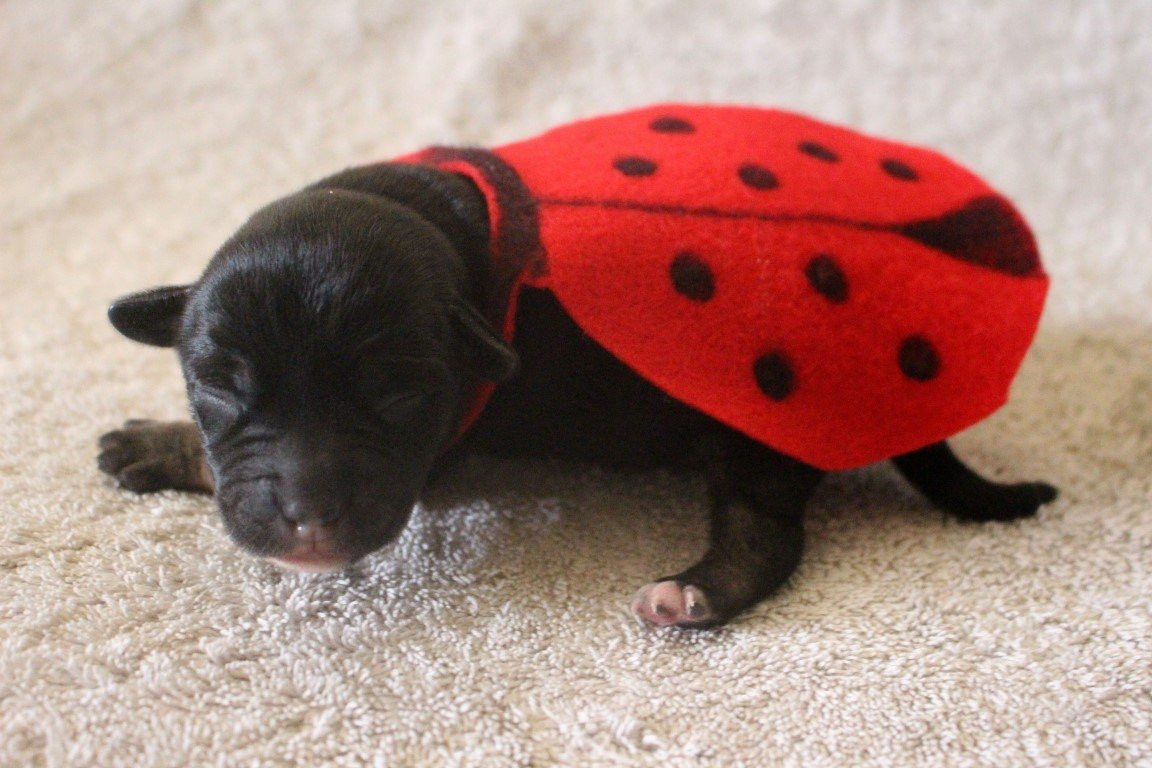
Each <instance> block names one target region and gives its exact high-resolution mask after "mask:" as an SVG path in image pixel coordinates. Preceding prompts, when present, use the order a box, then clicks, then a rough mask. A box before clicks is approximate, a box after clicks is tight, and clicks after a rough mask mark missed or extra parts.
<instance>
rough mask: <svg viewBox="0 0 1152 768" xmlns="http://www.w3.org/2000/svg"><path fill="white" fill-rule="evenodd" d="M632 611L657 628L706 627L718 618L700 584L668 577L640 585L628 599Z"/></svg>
mask: <svg viewBox="0 0 1152 768" xmlns="http://www.w3.org/2000/svg"><path fill="white" fill-rule="evenodd" d="M632 612H633V613H634V614H636V616H637V617H639V618H640V619H642V620H643V621H646V622H648V623H649V624H655V625H656V626H658V627H670V626H677V627H706V626H709V625H711V624H715V623H716V621H717V618H718V617H717V616H716V614H715V613H714V612H713V610H712V608H711V606H710V604H709V602H708V597H707V595H705V594H704V591H703V590H702V589H701V588H700V587H697V586H694V585H692V584H684V585H682V584H680V583H679V582H677V581H672V580H667V581H657V582H653V583H651V584H646V585H645V586H643V587H641V588H640V591H639V592H637V593H636V596H635V597H634V598H633V599H632Z"/></svg>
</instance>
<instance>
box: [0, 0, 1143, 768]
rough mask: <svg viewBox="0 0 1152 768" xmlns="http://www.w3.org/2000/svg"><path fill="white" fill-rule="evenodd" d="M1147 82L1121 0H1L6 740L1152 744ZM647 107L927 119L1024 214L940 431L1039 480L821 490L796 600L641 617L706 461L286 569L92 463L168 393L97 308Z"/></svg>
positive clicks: (592, 754)
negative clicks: (352, 185) (284, 213)
mask: <svg viewBox="0 0 1152 768" xmlns="http://www.w3.org/2000/svg"><path fill="white" fill-rule="evenodd" d="M1150 72H1152V3H1149V2H1146V1H1145V0H1115V2H1106V1H1105V0H1097V1H1091V0H1085V1H1084V2H1064V1H1063V0H1021V1H1020V2H1011V3H1009V2H1001V3H992V2H979V1H978V0H962V1H958V2H953V1H952V0H948V1H945V0H940V1H939V2H922V1H921V0H904V1H899V0H894V1H892V2H884V1H881V0H872V1H869V0H852V1H851V2H838V3H835V4H833V3H819V2H812V1H811V0H780V1H779V2H771V1H769V0H737V1H735V2H727V3H699V2H672V1H670V0H669V1H667V2H656V1H653V0H649V1H644V2H616V0H596V1H593V2H587V3H585V2H567V3H558V2H553V0H522V1H519V2H517V1H514V0H489V1H488V2H485V3H465V2H426V1H425V0H396V1H394V2H376V3H370V2H356V1H355V0H332V2H324V3H320V2H316V3H294V2H289V1H288V0H283V2H280V1H278V0H260V1H259V2H246V1H243V0H236V1H235V2H226V1H225V0H133V1H129V0H125V1H124V2H100V3H96V2H67V1H66V0H59V1H56V0H4V1H2V2H0V291H2V294H0V295H2V298H3V301H0V393H2V395H0V424H3V429H2V430H0V514H2V517H0V521H2V522H0V765H3V766H28V765H44V766H97V765H98V766H184V765H213V766H216V765H218V766H249V765H251V766H256V765H261V766H263V765H269V766H282V765H301V766H321V765H341V766H343V765H349V766H351V765H380V766H409V765H429V766H454V765H462V766H463V765H469V766H471V765H475V766H504V765H509V766H511V765H521V766H527V765H555V764H566V765H580V766H586V765H640V766H644V765H653V766H656V765H659V766H689V765H763V766H769V765H784V766H806V767H809V766H823V765H843V766H896V765H910V766H918V765H955V766H969V765H988V766H1016V765H1033V764H1037V765H1085V766H1124V765H1141V764H1143V765H1149V764H1150V761H1152V633H1150V630H1152V608H1150V605H1149V603H1150V600H1152V576H1150V571H1152V514H1150V510H1152V492H1150V489H1152V482H1150V480H1149V476H1150V472H1152V406H1150V404H1149V395H1150V392H1152V389H1150V384H1152V215H1150V213H1149V212H1150V211H1152V160H1150V151H1152V89H1150V88H1149V85H1148V74H1149V73H1150ZM659 100H696V101H714V102H745V103H758V104H769V105H778V106H784V107H787V108H791V109H795V110H799V111H806V112H810V113H812V114H815V115H817V116H819V117H822V118H824V119H827V120H832V121H836V122H842V123H848V124H852V125H855V126H857V127H859V128H861V129H864V130H867V131H870V132H874V133H880V134H886V135H890V136H894V137H897V138H900V139H904V140H906V141H911V142H915V143H921V144H929V145H935V146H937V147H939V148H941V149H943V150H944V151H945V152H947V153H948V154H950V155H952V156H954V157H956V158H957V159H959V160H960V161H961V162H964V163H966V164H968V165H969V166H971V167H973V168H974V169H976V170H977V171H978V172H980V173H982V174H984V175H985V176H986V177H987V178H988V179H989V180H990V181H991V182H992V183H993V184H994V185H996V186H997V187H999V188H1001V189H1003V190H1005V191H1006V192H1007V193H1008V194H1009V195H1010V196H1012V197H1013V198H1014V199H1015V200H1016V201H1017V202H1018V204H1019V206H1020V207H1021V209H1022V210H1023V211H1024V212H1025V214H1026V215H1027V216H1029V217H1030V219H1031V220H1032V223H1033V224H1034V226H1035V228H1036V231H1037V235H1038V237H1039V240H1040V243H1041V247H1042V251H1043V254H1044V258H1045V262H1046V265H1047V267H1048V269H1049V271H1050V272H1051V274H1052V276H1053V280H1054V283H1053V290H1052V293H1051V298H1050V303H1049V306H1048V309H1047V311H1046V314H1045V318H1044V321H1043V324H1042V327H1041V331H1040V334H1039V337H1038V339H1037V343H1036V346H1035V348H1034V350H1033V351H1032V352H1031V354H1030V355H1029V357H1028V359H1027V361H1026V364H1025V367H1024V370H1023V371H1022V373H1021V376H1020V378H1019V379H1018V381H1017V383H1016V386H1015V389H1014V395H1013V400H1012V401H1011V403H1010V404H1009V405H1008V406H1007V407H1006V408H1004V409H1003V410H1002V411H1001V412H999V413H998V414H996V415H995V416H994V417H993V418H991V419H989V420H988V421H986V422H984V423H982V424H981V425H979V426H977V427H975V428H973V429H971V430H968V431H967V432H965V433H964V434H962V435H960V436H959V437H958V438H957V439H956V446H957V449H958V451H959V452H961V453H962V454H963V456H964V457H965V458H967V459H968V460H969V461H970V462H971V463H973V464H974V465H975V466H977V467H979V468H980V469H982V470H983V471H984V472H986V473H988V474H990V475H993V476H995V477H1000V478H1045V479H1048V480H1050V481H1052V482H1054V483H1056V484H1057V485H1059V486H1060V487H1061V489H1062V491H1063V494H1062V496H1061V498H1060V500H1059V501H1058V502H1057V503H1055V504H1053V505H1051V506H1049V507H1047V508H1045V509H1044V510H1043V511H1042V512H1041V514H1040V515H1039V516H1038V517H1037V518H1036V519H1033V520H1027V521H1024V522H1020V523H1014V524H1008V525H988V526H978V525H964V524H959V523H956V522H954V521H951V520H949V519H947V518H945V516H944V515H943V514H941V513H940V512H938V511H935V510H933V509H932V508H930V507H929V506H928V505H927V504H926V503H925V502H924V501H923V500H922V499H920V498H919V497H918V496H916V495H915V494H914V493H912V492H911V491H910V490H909V489H908V488H907V487H906V486H905V485H904V484H903V483H902V482H901V481H900V480H899V479H898V478H897V476H896V475H895V474H894V473H893V472H892V471H891V470H890V469H889V468H888V467H886V466H877V467H870V468H867V469H864V470H860V471H856V472H851V473H845V474H841V475H837V476H836V477H834V478H832V479H831V480H830V481H829V482H828V483H827V484H826V485H825V486H823V487H822V489H821V491H820V493H819V495H818V497H817V498H816V500H815V502H814V504H813V508H812V514H811V516H810V520H809V525H808V532H809V542H810V546H809V548H808V551H807V554H806V558H805V560H804V562H803V565H802V566H801V568H800V570H799V572H798V573H797V574H796V576H795V578H794V579H793V580H792V582H791V583H790V585H789V586H788V587H787V589H785V591H784V592H783V593H781V594H780V595H778V596H777V597H776V598H775V599H772V600H770V601H768V602H766V603H764V604H763V605H761V606H760V607H758V608H757V609H756V610H755V611H753V612H751V613H750V614H749V615H746V616H744V617H743V618H742V619H740V620H739V621H737V622H736V623H734V624H732V625H731V626H730V627H727V628H725V629H723V630H720V631H717V632H712V633H694V632H681V631H675V630H665V631H660V630H654V629H651V628H647V627H643V626H639V625H638V624H637V623H636V622H635V621H634V620H633V619H632V617H631V616H630V615H629V614H628V612H627V603H628V599H629V597H630V596H631V594H632V591H633V590H634V589H635V588H636V587H638V586H639V585H640V584H642V583H644V582H645V581H647V580H649V579H650V578H652V577H654V576H657V575H661V574H664V573H667V572H669V571H670V570H674V569H679V568H680V567H682V566H683V565H685V564H687V563H688V562H689V561H690V560H691V559H692V558H693V557H695V556H697V555H698V554H699V552H700V551H701V548H702V545H703V536H704V532H705V529H704V512H705V510H704V498H703V487H702V485H701V483H700V481H699V480H698V479H695V478H691V477H688V478H682V477H674V476H671V475H667V474H662V473H656V474H649V475H641V476H624V475H619V474H614V473H610V472H606V471H602V470H599V469H596V468H591V467H584V466H570V465H565V466H558V465H551V464H547V463H544V462H535V463H533V462H524V463H511V462H504V463H500V462H494V461H492V462H488V461H475V462H473V463H471V464H468V465H466V466H464V467H462V468H461V469H460V470H459V471H458V472H456V473H455V474H454V475H453V476H452V478H451V479H450V482H449V484H448V488H447V489H445V490H444V491H443V492H440V493H438V494H437V495H436V497H434V498H429V499H427V500H426V501H425V502H424V503H423V504H422V505H421V507H420V509H419V510H418V512H417V514H416V515H415V520H414V522H413V523H412V525H411V527H410V528H409V529H408V530H407V531H406V532H405V534H404V535H403V537H402V539H401V540H400V541H399V542H398V543H397V544H396V546H395V547H394V548H392V549H391V550H389V551H387V552H382V553H379V554H377V555H375V556H373V557H371V558H370V559H369V560H367V561H366V562H364V563H362V564H361V565H359V566H358V567H357V568H355V569H354V570H353V571H351V572H349V573H345V574H340V575H335V576H320V577H315V576H312V577H309V576H298V575H287V574H282V573H279V572H277V571H275V570H273V569H272V568H271V567H269V566H266V565H264V564H262V563H260V562H257V561H254V560H252V559H250V558H248V557H245V556H243V555H242V554H240V553H239V552H238V551H237V550H235V549H234V548H233V547H232V546H231V545H230V544H229V542H228V541H227V540H226V538H225V536H224V534H223V532H222V529H221V525H220V523H219V521H218V520H217V518H216V516H215V513H214V511H213V507H212V503H211V501H210V500H209V499H206V498H201V497H195V496H187V495H181V494H176V493H162V494H158V495H153V496H147V497H137V496H133V495H131V494H129V493H126V492H121V491H119V490H117V489H116V488H115V487H114V486H113V485H112V484H111V483H110V482H108V481H107V480H106V479H105V478H103V477H101V476H100V474H99V473H98V472H97V471H96V468H95V466H94V454H95V439H96V436H97V435H98V434H99V433H101V432H102V431H104V430H106V429H108V428H110V427H113V426H115V425H117V424H119V423H120V421H122V420H123V419H124V418H127V417H131V416H152V417H160V418H178V417H180V416H182V415H183V413H184V408H185V406H184V403H183V400H182V385H181V382H180V380H179V377H178V372H177V369H176V365H175V361H174V358H173V356H172V355H171V354H170V353H169V352H166V351H163V350H153V349H147V348H143V347H139V346H136V345H133V344H131V343H129V342H127V341H125V340H123V339H120V338H119V337H117V336H116V335H115V333H114V332H113V331H112V330H111V329H110V327H109V326H108V325H107V323H106V322H105V320H104V317H103V312H104V307H105V306H106V304H107V302H108V301H109V300H110V299H111V298H113V297H114V296H116V295H118V294H122V293H126V292H129V291H132V290H136V289H139V288H143V287H147V286H150V285H153V284H162V283H173V282H180V281H186V280H190V279H193V278H195V276H196V275H197V274H198V271H199V269H200V268H201V266H202V265H203V264H204V262H205V261H206V260H207V258H208V256H209V255H210V254H211V253H212V251H213V250H214V249H215V248H216V247H217V245H218V244H219V243H220V242H221V241H222V240H223V239H224V238H225V237H226V236H227V235H228V234H229V233H230V231H231V230H232V229H234V228H235V227H236V226H237V225H238V224H239V223H240V222H241V221H242V220H243V218H244V217H245V216H246V214H247V213H249V212H250V211H251V210H253V209H254V208H255V207H257V206H258V205H260V204H262V203H264V202H266V201H268V200H270V199H272V198H273V197H275V196H278V195H280V194H283V193H285V192H287V191H290V190H292V189H294V188H295V187H298V186H301V185H303V184H304V183H306V182H308V181H311V180H313V179H314V178H317V177H319V176H320V175H321V174H325V173H328V172H330V171H333V170H336V169H339V168H342V167H344V166H347V165H353V164H357V163H362V162H366V161H370V160H375V159H379V158H385V157H389V156H391V155H394V154H398V153H400V152H403V151H406V150H410V149H414V148H417V147H420V146H423V145H426V144H429V143H434V142H440V143H453V142H454V143H475V144H487V143H493V142H497V141H504V140H511V139H514V138H517V137H520V136H524V135H528V134H529V133H531V132H534V131H537V130H539V129H542V128H544V127H546V126H547V125H549V124H552V123H555V122H559V121H562V120H565V119H570V118H574V117H578V116H582V115H590V114H594V113H596V112H600V111H606V110H610V109H618V108H624V107H627V106H633V105H639V104H643V103H647V102H653V101H659Z"/></svg>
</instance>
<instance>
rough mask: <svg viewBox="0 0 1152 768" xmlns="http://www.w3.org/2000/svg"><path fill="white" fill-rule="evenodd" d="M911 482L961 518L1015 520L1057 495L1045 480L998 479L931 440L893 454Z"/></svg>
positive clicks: (1034, 511)
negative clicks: (984, 474)
mask: <svg viewBox="0 0 1152 768" xmlns="http://www.w3.org/2000/svg"><path fill="white" fill-rule="evenodd" d="M892 461H893V463H894V464H895V465H896V467H897V469H899V470H900V473H901V474H902V475H904V477H906V478H908V481H909V482H910V483H912V485H914V486H916V488H917V489H919V490H920V492H921V493H923V494H924V495H925V496H927V497H928V498H929V499H930V500H931V501H932V502H933V503H935V504H936V505H937V506H939V507H940V508H942V509H944V510H945V511H947V512H951V513H952V514H953V515H955V516H956V517H959V518H961V519H963V520H978V521H984V520H1015V519H1016V518H1020V517H1030V516H1032V515H1034V514H1036V510H1037V509H1038V508H1039V507H1040V505H1041V504H1047V503H1048V502H1050V501H1052V500H1053V499H1055V498H1056V495H1057V490H1056V489H1055V488H1054V487H1053V486H1051V485H1049V484H1048V483H1040V482H1033V483H997V482H993V481H991V480H986V479H984V478H983V477H981V476H980V475H978V474H976V473H975V472H973V471H972V470H971V469H969V468H968V467H967V466H965V465H964V463H963V462H962V461H960V459H958V458H957V457H956V454H954V453H953V452H952V449H951V448H949V447H948V444H947V443H944V442H940V443H934V444H932V445H929V446H927V447H924V448H921V449H920V450H918V451H913V452H912V453H906V454H904V455H902V456H897V457H896V458H894V459H893V460H892Z"/></svg>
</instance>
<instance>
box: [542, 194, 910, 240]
mask: <svg viewBox="0 0 1152 768" xmlns="http://www.w3.org/2000/svg"><path fill="white" fill-rule="evenodd" d="M537 202H538V203H539V204H540V205H559V206H566V207H571V208H612V209H616V210H628V211H640V212H641V213H658V214H667V215H672V216H695V217H701V218H712V219H754V220H756V221H781V222H793V221H796V222H799V221H805V222H813V223H816V224H838V225H840V226H845V227H852V228H853V229H863V230H868V231H888V232H894V233H896V234H899V233H900V228H901V227H902V226H904V225H903V224H873V223H871V222H867V221H857V220H855V219H845V218H842V217H839V216H824V215H819V214H801V213H761V212H759V211H741V210H728V209H724V208H711V207H709V206H698V207H693V206H687V205H665V204H662V203H634V202H631V201H628V200H593V199H591V198H579V197H577V198H559V197H541V198H537Z"/></svg>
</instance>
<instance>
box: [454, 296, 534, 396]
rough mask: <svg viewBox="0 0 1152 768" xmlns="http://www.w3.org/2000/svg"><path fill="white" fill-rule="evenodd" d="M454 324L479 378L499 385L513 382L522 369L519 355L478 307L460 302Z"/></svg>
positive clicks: (455, 311) (455, 313) (455, 312)
mask: <svg viewBox="0 0 1152 768" xmlns="http://www.w3.org/2000/svg"><path fill="white" fill-rule="evenodd" d="M452 320H453V321H454V323H455V325H456V330H457V332H458V333H459V334H460V337H461V339H462V340H463V342H464V349H465V350H466V354H467V359H468V364H469V365H470V366H472V370H473V372H474V373H476V375H478V376H480V377H481V378H483V379H487V380H488V381H494V382H496V383H497V384H499V383H500V382H502V381H507V380H508V379H510V378H512V374H514V373H516V369H517V368H519V366H520V359H519V358H518V357H517V356H516V351H515V350H513V349H512V347H510V346H508V345H507V344H505V343H504V340H503V339H501V338H500V336H499V334H497V333H496V331H495V330H493V329H492V326H491V325H489V324H488V321H487V320H485V319H484V316H483V315H481V314H480V312H479V311H478V310H477V309H476V308H475V307H473V306H472V305H471V304H468V303H466V302H458V303H457V304H455V305H453V307H452Z"/></svg>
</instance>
